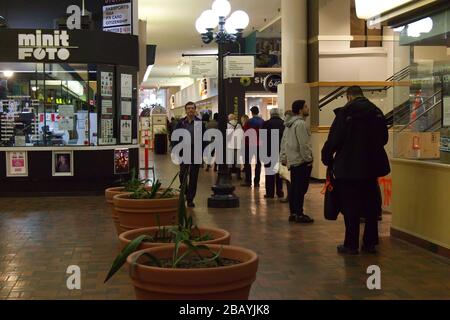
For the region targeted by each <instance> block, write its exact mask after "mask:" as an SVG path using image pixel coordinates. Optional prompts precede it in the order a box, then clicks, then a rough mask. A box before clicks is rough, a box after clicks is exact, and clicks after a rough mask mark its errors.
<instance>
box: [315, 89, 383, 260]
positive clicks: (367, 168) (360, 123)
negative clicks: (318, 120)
mask: <svg viewBox="0 0 450 320" xmlns="http://www.w3.org/2000/svg"><path fill="white" fill-rule="evenodd" d="M347 101H348V103H347V105H346V106H345V107H343V108H339V109H337V110H335V113H336V118H335V120H334V122H333V125H332V126H331V129H330V133H329V136H328V140H327V142H326V143H325V145H324V147H323V149H322V162H323V164H324V165H326V166H328V167H329V169H332V172H333V174H334V177H335V179H336V183H335V184H336V189H335V190H336V192H337V194H338V198H339V202H340V206H341V210H342V213H343V214H344V220H345V240H344V244H343V245H339V246H338V247H337V250H338V252H339V253H344V254H358V250H359V227H360V225H359V223H360V217H361V216H364V217H365V220H366V226H365V228H364V237H363V245H362V248H361V250H362V251H364V252H367V253H376V249H375V246H376V245H377V244H378V221H377V220H378V215H379V211H380V210H381V209H380V208H381V195H380V192H379V186H378V181H377V180H378V178H379V177H384V176H386V175H388V174H389V173H390V166H389V160H388V157H387V154H386V151H385V150H384V146H385V145H386V144H387V142H388V140H389V135H388V128H387V125H386V119H385V117H384V115H383V112H382V111H381V110H380V109H379V108H377V107H376V106H375V105H374V104H373V103H372V102H370V101H369V100H368V99H366V98H365V97H364V94H363V92H362V90H361V88H360V87H358V86H353V87H350V88H348V90H347Z"/></svg>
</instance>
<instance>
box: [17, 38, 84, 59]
mask: <svg viewBox="0 0 450 320" xmlns="http://www.w3.org/2000/svg"><path fill="white" fill-rule="evenodd" d="M69 40H70V36H69V34H68V33H67V31H66V30H61V31H60V30H54V31H53V34H42V31H41V30H36V31H35V33H34V34H33V33H27V34H19V35H18V45H19V50H18V55H19V60H27V58H34V59H36V60H39V61H41V60H44V59H46V58H47V59H48V60H56V59H59V60H63V61H65V60H67V59H69V57H70V51H69V48H77V47H70V43H69Z"/></svg>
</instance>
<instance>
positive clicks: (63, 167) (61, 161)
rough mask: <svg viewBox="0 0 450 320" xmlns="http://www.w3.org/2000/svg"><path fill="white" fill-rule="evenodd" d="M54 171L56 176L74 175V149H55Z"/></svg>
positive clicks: (53, 158)
mask: <svg viewBox="0 0 450 320" xmlns="http://www.w3.org/2000/svg"><path fill="white" fill-rule="evenodd" d="M52 154H53V157H52V160H53V161H52V173H53V176H54V177H71V176H73V151H53V153H52Z"/></svg>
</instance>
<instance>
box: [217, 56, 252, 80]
mask: <svg viewBox="0 0 450 320" xmlns="http://www.w3.org/2000/svg"><path fill="white" fill-rule="evenodd" d="M224 60H225V61H224V62H225V75H224V78H225V79H228V78H242V77H251V78H253V77H254V76H255V57H253V56H228V57H225V59H224Z"/></svg>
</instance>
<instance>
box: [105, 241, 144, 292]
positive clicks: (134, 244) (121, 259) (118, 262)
mask: <svg viewBox="0 0 450 320" xmlns="http://www.w3.org/2000/svg"><path fill="white" fill-rule="evenodd" d="M145 240H148V241H153V238H152V237H151V236H148V235H142V236H139V237H137V238H136V239H134V240H133V241H131V242H130V243H129V244H128V246H126V247H125V248H124V249H123V250H122V252H120V253H119V255H118V256H117V257H116V259H115V260H114V262H113V264H112V266H111V269H110V270H109V272H108V275H107V276H106V279H105V281H104V283H106V282H107V281H108V280H109V279H111V277H112V276H113V275H114V274H115V273H116V272H117V271H119V270H120V268H121V267H122V266H123V265H124V264H125V262H126V261H127V258H128V256H129V255H130V254H132V253H133V252H135V251H136V250H137V249H138V248H139V246H140V245H141V243H142V242H143V241H145Z"/></svg>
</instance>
